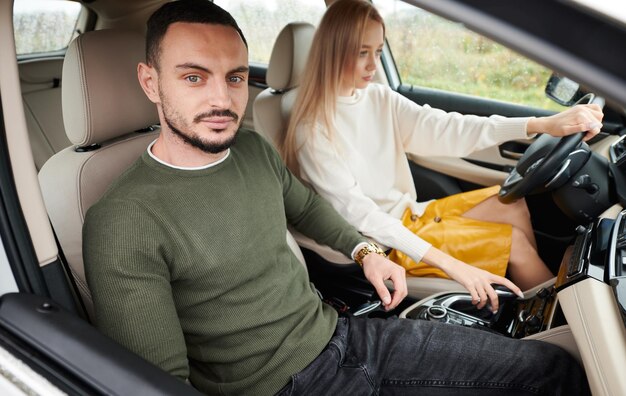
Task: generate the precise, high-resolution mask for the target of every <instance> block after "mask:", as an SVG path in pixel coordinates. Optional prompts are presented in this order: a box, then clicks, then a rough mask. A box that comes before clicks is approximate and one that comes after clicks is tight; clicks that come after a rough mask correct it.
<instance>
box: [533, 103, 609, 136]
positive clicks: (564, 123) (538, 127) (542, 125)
mask: <svg viewBox="0 0 626 396" xmlns="http://www.w3.org/2000/svg"><path fill="white" fill-rule="evenodd" d="M603 117H604V113H602V108H600V106H598V105H597V104H586V105H576V106H574V107H571V108H569V109H567V110H565V111H562V112H560V113H557V114H554V115H551V116H548V117H539V118H531V119H530V120H529V121H528V125H527V127H526V128H527V132H528V133H547V134H549V135H552V136H555V137H560V136H567V135H571V134H574V133H577V132H585V131H586V132H587V133H586V134H585V137H584V140H585V141H587V140H589V139H591V138H592V137H594V136H595V135H597V134H598V133H599V132H600V129H601V128H602V118H603Z"/></svg>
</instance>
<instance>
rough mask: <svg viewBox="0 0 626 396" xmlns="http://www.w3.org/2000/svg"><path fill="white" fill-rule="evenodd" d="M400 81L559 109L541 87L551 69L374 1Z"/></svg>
mask: <svg viewBox="0 0 626 396" xmlns="http://www.w3.org/2000/svg"><path fill="white" fill-rule="evenodd" d="M374 4H375V5H376V7H377V9H378V10H379V11H380V13H381V15H382V16H383V18H384V19H385V24H386V36H387V42H388V45H389V47H390V50H391V52H392V53H393V58H394V60H395V63H396V67H397V69H398V74H399V75H400V79H401V81H402V82H403V83H404V84H409V85H417V86H422V87H428V88H436V89H441V90H447V91H454V92H458V93H464V94H469V95H474V96H481V97H486V98H490V99H497V100H502V101H507V102H513V103H518V104H523V105H527V106H532V107H538V108H544V109H553V110H562V109H563V108H562V107H561V106H560V105H558V104H556V103H555V102H553V101H551V100H550V99H548V98H547V97H546V96H545V94H544V88H545V85H546V82H547V81H548V78H549V77H550V74H551V70H549V69H547V68H545V67H543V66H541V65H539V64H537V63H535V62H533V61H531V60H529V59H527V58H525V57H523V56H521V55H519V54H517V53H515V52H513V51H511V50H509V49H508V48H506V47H504V46H502V45H500V44H497V43H495V42H493V41H491V40H489V39H487V38H485V37H483V36H481V35H479V34H477V33H474V32H472V31H470V30H468V29H467V28H465V27H464V26H463V25H461V24H458V23H453V22H450V21H448V20H446V19H443V18H440V17H438V16H436V15H433V14H430V13H428V12H426V11H424V10H422V9H420V8H417V7H414V6H411V5H408V4H406V3H403V2H401V1H399V0H374Z"/></svg>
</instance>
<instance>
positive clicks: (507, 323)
mask: <svg viewBox="0 0 626 396" xmlns="http://www.w3.org/2000/svg"><path fill="white" fill-rule="evenodd" d="M552 283H553V282H552ZM498 295H499V296H498V300H499V304H500V307H499V309H498V311H497V312H495V313H494V312H492V310H491V306H490V305H489V304H487V305H486V306H485V307H484V308H482V309H478V308H476V306H475V305H473V304H472V298H471V296H470V295H469V293H464V292H451V293H439V294H436V295H434V296H431V297H428V298H426V299H424V300H421V301H418V302H417V303H415V304H413V305H412V306H410V307H408V308H407V309H406V310H404V312H402V314H401V315H400V317H404V318H408V319H422V320H431V321H436V322H443V323H450V324H456V325H461V326H467V327H473V328H477V329H480V330H486V331H491V332H497V333H500V334H503V335H506V336H509V337H514V338H522V337H527V336H530V335H532V334H535V333H538V332H540V331H544V330H546V329H548V328H550V327H551V326H552V324H553V323H552V322H553V321H554V319H555V317H556V318H557V320H558V321H559V322H564V319H563V317H562V314H561V313H560V311H557V310H556V306H557V304H556V290H555V288H554V285H553V284H550V283H548V284H546V285H544V286H543V287H539V288H536V289H534V290H532V291H531V292H530V293H529V292H527V296H526V297H525V298H523V299H522V298H518V297H517V296H515V295H513V294H512V293H510V294H505V293H498ZM555 313H557V315H555ZM560 324H562V323H560Z"/></svg>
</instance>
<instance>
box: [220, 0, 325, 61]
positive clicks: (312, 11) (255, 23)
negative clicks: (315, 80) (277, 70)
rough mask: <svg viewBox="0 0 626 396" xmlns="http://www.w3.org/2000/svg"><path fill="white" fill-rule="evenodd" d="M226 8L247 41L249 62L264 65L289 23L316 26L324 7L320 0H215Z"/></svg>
mask: <svg viewBox="0 0 626 396" xmlns="http://www.w3.org/2000/svg"><path fill="white" fill-rule="evenodd" d="M214 2H215V4H217V5H219V6H220V7H222V8H224V9H225V10H227V11H229V12H230V13H231V14H232V15H233V17H234V18H235V20H236V21H237V23H238V24H239V27H240V28H241V30H242V31H243V34H244V35H245V36H246V40H247V41H248V47H249V52H250V62H253V63H261V64H267V63H269V60H270V55H271V53H272V47H273V46H274V41H276V37H278V33H280V31H281V29H282V28H283V27H284V26H285V25H287V24H288V23H289V22H309V23H312V24H313V25H315V26H317V24H318V23H319V21H320V20H321V19H322V15H323V14H324V11H325V10H326V5H325V4H324V1H323V0H215V1H214Z"/></svg>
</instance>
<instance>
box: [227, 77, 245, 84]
mask: <svg viewBox="0 0 626 396" xmlns="http://www.w3.org/2000/svg"><path fill="white" fill-rule="evenodd" d="M242 81H244V79H243V78H242V77H240V76H230V77H228V82H230V83H239V82H242Z"/></svg>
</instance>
